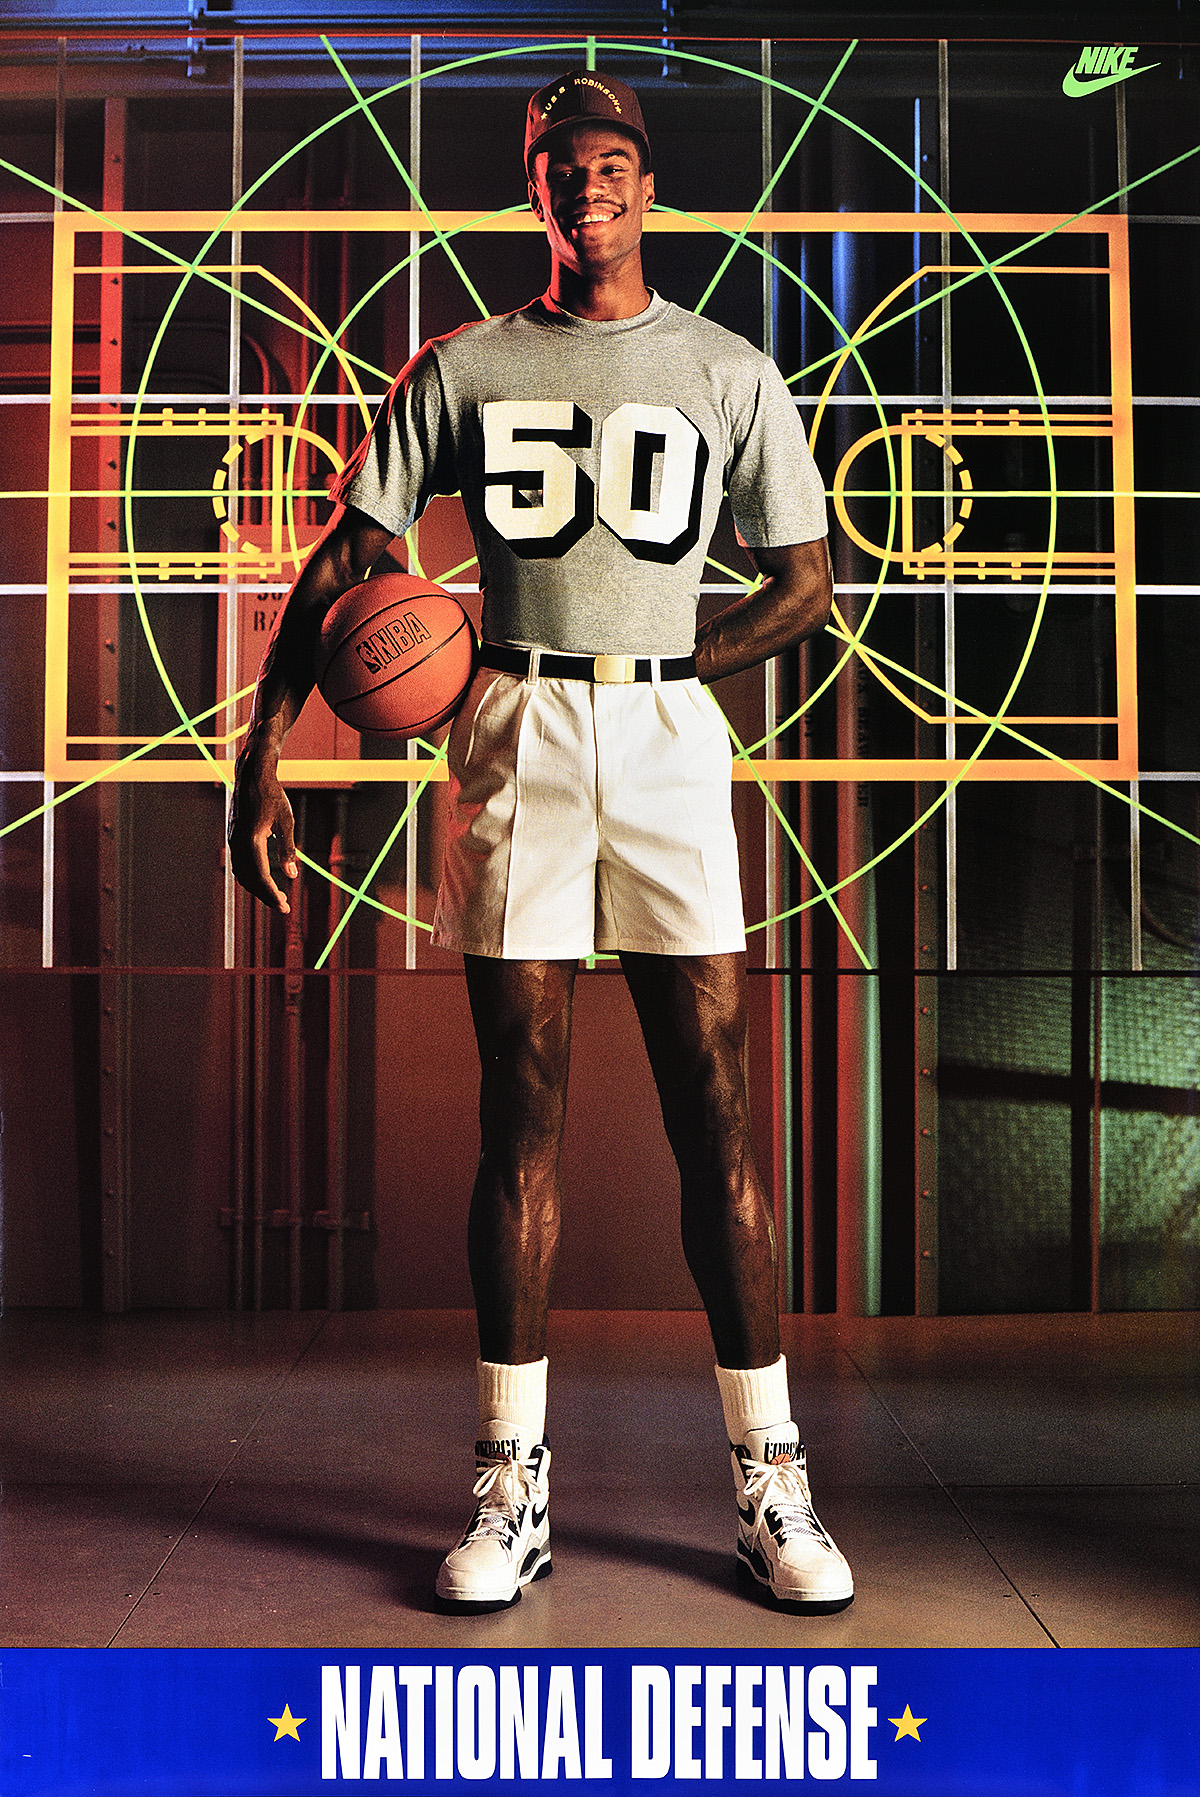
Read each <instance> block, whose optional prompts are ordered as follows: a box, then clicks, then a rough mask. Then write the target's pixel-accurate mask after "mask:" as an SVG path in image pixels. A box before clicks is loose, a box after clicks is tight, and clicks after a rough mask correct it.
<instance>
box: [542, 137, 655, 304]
mask: <svg viewBox="0 0 1200 1797" xmlns="http://www.w3.org/2000/svg"><path fill="white" fill-rule="evenodd" d="M653 201H654V177H653V175H643V174H642V173H641V166H640V163H639V161H638V146H637V144H636V143H635V142H634V140H633V139H632V138H630V137H627V136H626V134H625V133H624V132H623V131H621V130H618V129H615V128H614V127H612V126H610V125H573V126H571V127H569V128H567V127H564V129H563V130H561V131H559V132H556V133H555V134H554V137H553V139H552V140H551V143H550V146H549V148H548V149H547V150H542V151H539V153H538V154H537V156H536V157H535V159H534V165H533V180H532V181H531V182H530V184H529V203H530V205H531V206H532V207H533V210H534V211H535V212H536V213H537V215H538V217H539V218H540V219H541V221H542V223H543V224H544V225H545V227H546V236H547V237H548V239H549V241H550V248H551V250H552V252H553V254H554V255H555V257H556V258H557V259H558V260H559V261H560V262H564V263H566V264H567V266H568V267H570V268H573V269H575V270H576V271H577V272H578V273H580V274H599V273H601V272H603V271H604V270H606V269H612V268H615V267H616V266H617V265H618V264H620V263H621V262H622V261H624V260H625V259H626V258H627V257H628V256H629V255H630V254H632V253H634V252H636V250H637V247H638V244H639V243H640V241H641V236H642V215H643V214H644V213H646V212H648V211H649V210H650V207H651V205H652V204H653Z"/></svg>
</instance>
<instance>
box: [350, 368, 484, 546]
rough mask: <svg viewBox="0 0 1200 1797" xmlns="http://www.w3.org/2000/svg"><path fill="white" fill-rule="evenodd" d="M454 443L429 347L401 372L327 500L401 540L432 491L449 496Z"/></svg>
mask: <svg viewBox="0 0 1200 1797" xmlns="http://www.w3.org/2000/svg"><path fill="white" fill-rule="evenodd" d="M457 490H458V480H457V477H456V476H455V473H454V445H453V437H452V432H451V421H450V418H449V415H448V408H447V406H446V400H445V394H444V392H443V389H442V382H441V375H440V371H439V369H438V362H437V356H436V354H435V352H434V350H433V347H432V345H431V344H428V343H427V344H425V345H424V347H423V348H422V349H420V350H418V352H417V354H416V355H415V356H414V357H413V359H412V361H411V362H410V363H409V364H408V366H407V367H406V368H403V369H401V371H400V373H399V374H398V375H397V376H396V379H395V381H394V382H393V383H392V387H391V391H390V392H389V393H388V396H387V398H386V399H385V400H384V402H383V404H382V405H381V406H380V408H379V410H378V412H377V413H376V414H375V421H374V423H373V424H372V426H371V429H370V431H369V433H368V435H367V436H365V437H364V438H363V440H362V442H361V443H360V444H359V446H358V448H357V449H356V450H355V451H354V454H353V455H352V456H351V457H350V460H349V461H348V462H347V463H346V466H345V467H344V468H343V470H342V472H341V474H340V475H339V476H338V479H337V480H336V481H335V482H334V484H333V486H332V487H331V488H330V497H331V498H332V499H333V500H334V501H335V502H336V503H337V504H338V505H352V506H354V507H355V508H356V510H358V511H360V512H365V513H366V515H367V517H368V518H374V520H375V522H376V523H377V524H381V525H382V526H383V528H384V529H385V530H390V531H391V532H392V533H393V535H394V536H403V534H404V532H405V531H406V530H407V529H408V527H409V525H410V524H411V523H412V522H413V520H414V519H415V518H419V517H420V515H421V513H422V512H423V511H424V510H425V507H426V506H427V505H428V504H429V501H430V500H431V499H432V498H433V497H434V495H435V494H437V493H454V492H457Z"/></svg>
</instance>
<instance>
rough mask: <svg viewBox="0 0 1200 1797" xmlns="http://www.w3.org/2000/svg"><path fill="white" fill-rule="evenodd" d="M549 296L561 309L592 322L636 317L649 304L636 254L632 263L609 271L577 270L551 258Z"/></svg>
mask: <svg viewBox="0 0 1200 1797" xmlns="http://www.w3.org/2000/svg"><path fill="white" fill-rule="evenodd" d="M550 298H551V299H552V300H553V301H554V303H555V305H556V306H561V307H562V309H563V311H564V312H571V313H573V314H574V316H575V317H576V318H589V319H591V320H593V322H595V323H608V322H612V321H613V320H615V319H618V318H636V317H637V315H638V313H639V312H644V311H645V310H646V307H647V306H648V305H649V304H650V292H649V289H648V288H647V286H646V283H645V281H644V279H643V278H642V264H641V258H640V257H639V258H638V260H637V262H636V265H634V266H632V267H630V266H625V267H622V268H620V269H615V270H614V271H613V272H612V273H611V274H609V275H605V274H594V275H593V274H581V273H579V272H578V271H576V270H575V269H573V268H568V267H567V265H566V264H565V263H562V262H555V263H553V264H552V266H551V270H550Z"/></svg>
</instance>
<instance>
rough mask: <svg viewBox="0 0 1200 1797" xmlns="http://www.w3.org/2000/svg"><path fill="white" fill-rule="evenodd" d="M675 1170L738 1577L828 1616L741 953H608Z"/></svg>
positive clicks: (839, 1596)
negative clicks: (795, 1414)
mask: <svg viewBox="0 0 1200 1797" xmlns="http://www.w3.org/2000/svg"><path fill="white" fill-rule="evenodd" d="M621 964H622V966H623V967H624V969H625V977H626V979H627V980H628V981H629V989H630V991H631V992H632V994H633V1001H634V1004H635V1005H636V1006H637V1012H638V1017H639V1019H640V1020H641V1025H642V1034H643V1035H644V1037H645V1039H646V1048H647V1051H648V1053H649V1055H650V1065H651V1067H652V1068H653V1071H654V1079H655V1083H656V1085H657V1086H658V1095H659V1098H660V1100H661V1102H662V1110H663V1119H664V1121H665V1123H666V1126H667V1135H668V1137H669V1138H670V1142H671V1148H672V1151H673V1152H674V1155H675V1160H676V1163H677V1164H678V1167H679V1181H680V1191H681V1195H682V1219H683V1247H684V1253H685V1254H686V1256H687V1263H688V1266H689V1267H690V1269H691V1273H692V1277H693V1279H694V1280H695V1281H696V1284H697V1286H698V1287H699V1289H700V1296H701V1298H702V1299H703V1301H704V1308H705V1310H706V1311H707V1312H708V1322H709V1327H710V1329H711V1330H712V1337H713V1346H714V1347H715V1348H716V1351H717V1384H718V1386H719V1388H720V1392H721V1406H722V1409H723V1411H724V1413H725V1426H726V1429H727V1431H728V1434H729V1443H730V1448H731V1460H732V1466H733V1478H734V1491H735V1494H736V1497H737V1507H738V1541H737V1557H738V1564H739V1566H740V1567H741V1569H742V1570H743V1571H744V1572H745V1573H747V1574H748V1575H749V1576H750V1577H752V1578H754V1579H756V1580H757V1581H758V1583H759V1584H760V1585H762V1586H764V1587H766V1589H767V1590H768V1591H769V1592H770V1594H771V1596H772V1597H773V1598H774V1600H775V1602H776V1603H778V1604H781V1605H783V1606H784V1607H785V1608H797V1609H801V1610H806V1611H831V1610H841V1609H844V1608H845V1606H846V1605H847V1604H848V1603H849V1602H850V1600H851V1598H852V1597H853V1595H854V1581H853V1579H852V1577H851V1574H850V1568H849V1567H848V1566H847V1564H846V1561H845V1559H844V1558H843V1556H842V1555H841V1554H840V1553H839V1551H838V1549H837V1547H836V1546H835V1545H834V1543H833V1541H832V1540H831V1538H830V1537H829V1535H828V1534H827V1532H826V1531H825V1530H824V1529H823V1528H822V1526H821V1524H820V1523H819V1522H818V1520H817V1517H816V1514H815V1512H814V1511H813V1507H812V1496H811V1493H810V1491H809V1487H808V1475H807V1471H806V1467H805V1458H804V1448H803V1446H802V1445H801V1442H800V1432H799V1430H798V1429H797V1427H796V1425H795V1423H794V1422H793V1421H792V1420H791V1418H792V1410H791V1402H790V1399H789V1396H788V1382H787V1363H786V1361H785V1360H784V1358H783V1356H782V1354H781V1353H780V1351H779V1301H778V1296H777V1286H776V1265H775V1230H774V1226H773V1223H772V1219H771V1213H770V1210H769V1209H768V1206H767V1201H766V1196H765V1194H764V1192H763V1189H762V1184H761V1181H760V1180H759V1177H758V1173H757V1171H756V1169H755V1165H754V1152H753V1149H752V1147H751V1142H750V1119H749V1114H748V1111H747V1107H746V1089H745V1081H744V1079H743V1076H742V1046H743V1043H744V1041H745V1036H746V963H745V956H744V955H689V956H666V955H632V954H626V955H622V956H621Z"/></svg>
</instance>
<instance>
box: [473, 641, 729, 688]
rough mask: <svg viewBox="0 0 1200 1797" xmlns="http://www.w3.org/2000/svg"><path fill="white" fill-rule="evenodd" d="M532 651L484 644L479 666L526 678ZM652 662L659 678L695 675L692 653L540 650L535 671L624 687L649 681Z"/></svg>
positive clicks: (500, 644) (548, 675) (540, 673)
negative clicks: (627, 653)
mask: <svg viewBox="0 0 1200 1797" xmlns="http://www.w3.org/2000/svg"><path fill="white" fill-rule="evenodd" d="M532 654H533V651H532V650H530V649H514V648H512V647H511V645H510V644H508V643H484V645H483V647H482V648H481V649H480V651H479V665H480V667H484V668H498V669H499V670H500V672H501V673H503V674H520V675H522V677H526V676H528V673H529V663H530V657H531V656H532ZM655 662H657V663H658V678H659V679H660V680H692V679H694V678H695V674H696V657H695V656H694V655H663V656H642V655H559V654H557V653H556V652H553V651H551V650H549V649H543V650H542V651H541V654H540V655H539V656H538V664H537V671H538V673H539V675H544V676H545V677H546V679H548V680H591V681H594V682H595V683H596V684H597V685H601V686H608V685H612V684H615V685H617V686H627V685H628V684H629V683H630V682H631V681H634V680H653V679H654V664H655Z"/></svg>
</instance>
